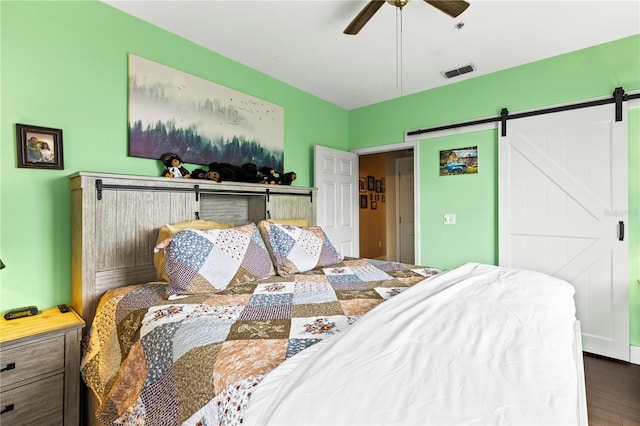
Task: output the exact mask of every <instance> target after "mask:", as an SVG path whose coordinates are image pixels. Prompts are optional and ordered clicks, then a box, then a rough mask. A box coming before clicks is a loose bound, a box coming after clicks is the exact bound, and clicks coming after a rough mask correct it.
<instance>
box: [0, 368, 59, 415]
mask: <svg viewBox="0 0 640 426" xmlns="http://www.w3.org/2000/svg"><path fill="white" fill-rule="evenodd" d="M63 395H64V374H56V375H55V376H51V377H47V378H46V379H42V380H39V381H35V382H31V383H29V384H26V385H23V386H18V387H16V388H13V389H10V390H7V391H3V392H2V393H1V394H0V407H1V409H2V410H3V411H5V410H9V411H5V412H4V413H2V414H1V415H0V424H2V425H3V426H4V425H34V424H37V425H60V424H62V420H63V418H62V411H63V401H64V400H63ZM12 404H13V407H12V408H11V409H9V408H8V407H10V406H11V405H12Z"/></svg>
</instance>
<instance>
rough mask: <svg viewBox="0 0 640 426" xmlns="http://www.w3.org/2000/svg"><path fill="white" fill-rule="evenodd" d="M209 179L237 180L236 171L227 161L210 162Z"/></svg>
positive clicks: (218, 180)
mask: <svg viewBox="0 0 640 426" xmlns="http://www.w3.org/2000/svg"><path fill="white" fill-rule="evenodd" d="M207 179H210V180H215V181H216V182H222V181H224V182H233V181H235V180H236V173H235V171H234V170H233V167H231V165H230V164H227V163H218V162H214V163H209V173H208V174H207Z"/></svg>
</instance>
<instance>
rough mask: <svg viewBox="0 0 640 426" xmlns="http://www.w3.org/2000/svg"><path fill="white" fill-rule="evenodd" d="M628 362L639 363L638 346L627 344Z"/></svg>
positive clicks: (639, 350) (639, 353)
mask: <svg viewBox="0 0 640 426" xmlns="http://www.w3.org/2000/svg"><path fill="white" fill-rule="evenodd" d="M629 362H630V363H632V364H638V365H640V346H634V345H629Z"/></svg>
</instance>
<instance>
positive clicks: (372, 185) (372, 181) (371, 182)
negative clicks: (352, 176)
mask: <svg viewBox="0 0 640 426" xmlns="http://www.w3.org/2000/svg"><path fill="white" fill-rule="evenodd" d="M375 189H376V178H374V177H373V176H367V190H368V191H375Z"/></svg>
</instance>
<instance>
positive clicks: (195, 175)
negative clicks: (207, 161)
mask: <svg viewBox="0 0 640 426" xmlns="http://www.w3.org/2000/svg"><path fill="white" fill-rule="evenodd" d="M191 178H192V179H206V178H207V172H205V171H204V170H203V169H195V170H194V171H193V172H191Z"/></svg>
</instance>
